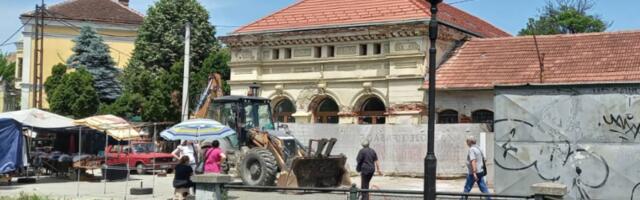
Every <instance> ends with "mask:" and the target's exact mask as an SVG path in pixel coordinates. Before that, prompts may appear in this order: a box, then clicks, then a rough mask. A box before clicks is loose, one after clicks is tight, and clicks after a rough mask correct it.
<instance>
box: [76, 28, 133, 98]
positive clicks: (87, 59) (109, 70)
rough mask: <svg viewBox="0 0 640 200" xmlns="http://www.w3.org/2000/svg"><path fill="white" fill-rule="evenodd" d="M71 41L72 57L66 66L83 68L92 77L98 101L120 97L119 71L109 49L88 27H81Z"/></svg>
mask: <svg viewBox="0 0 640 200" xmlns="http://www.w3.org/2000/svg"><path fill="white" fill-rule="evenodd" d="M73 41H74V42H75V46H74V47H73V49H72V50H73V55H72V56H71V57H69V59H68V60H67V64H68V65H69V66H70V67H72V68H76V69H78V68H85V69H86V70H87V71H88V72H89V73H91V75H92V76H93V86H94V87H95V89H96V91H97V92H98V95H99V97H100V100H101V101H102V102H113V101H114V100H115V99H116V98H118V97H119V96H120V95H121V93H122V89H121V87H120V84H119V83H118V80H117V77H118V76H119V74H120V71H119V70H118V69H117V68H116V67H115V66H114V65H115V63H114V62H113V59H111V55H109V47H108V46H107V45H106V44H104V41H103V40H102V37H100V36H99V35H97V34H96V32H95V31H94V30H93V29H92V28H91V27H88V26H84V27H82V29H81V30H80V35H79V36H78V37H77V38H76V39H74V40H73Z"/></svg>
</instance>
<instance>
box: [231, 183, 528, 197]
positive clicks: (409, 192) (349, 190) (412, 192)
mask: <svg viewBox="0 0 640 200" xmlns="http://www.w3.org/2000/svg"><path fill="white" fill-rule="evenodd" d="M224 187H225V188H227V189H236V190H260V191H265V190H266V191H278V190H279V191H316V192H345V193H349V194H353V193H354V192H355V193H361V192H368V193H378V194H407V195H422V194H424V192H423V191H419V190H376V189H359V188H353V187H351V188H316V187H298V188H290V187H277V186H247V185H235V184H227V185H225V186H224ZM434 194H435V195H437V196H466V197H501V198H522V199H530V198H533V196H532V195H528V196H526V195H500V194H491V193H461V192H435V193H434Z"/></svg>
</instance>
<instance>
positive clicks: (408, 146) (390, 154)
mask: <svg viewBox="0 0 640 200" xmlns="http://www.w3.org/2000/svg"><path fill="white" fill-rule="evenodd" d="M288 125H289V129H290V130H291V132H292V134H293V135H295V136H296V137H297V138H298V139H299V140H300V141H302V142H303V143H305V145H306V144H307V143H308V140H309V139H319V138H337V139H338V142H337V143H336V146H335V147H334V150H333V152H334V154H338V153H343V154H345V155H346V156H347V158H348V164H349V166H350V167H351V170H353V171H355V166H356V160H355V158H356V155H357V153H358V151H359V150H360V149H361V146H360V144H361V142H362V141H363V140H364V139H365V138H367V139H369V140H370V142H371V147H372V148H373V149H375V150H376V151H377V153H378V158H379V159H380V163H381V167H382V170H383V171H384V172H385V173H387V174H397V175H415V176H422V175H423V172H424V168H423V167H424V157H425V155H426V152H427V126H426V125H389V124H386V125H353V124H288ZM481 132H487V129H486V126H485V125H484V124H438V125H436V135H435V138H436V141H435V151H436V152H435V153H436V156H437V158H438V171H437V173H438V176H440V177H443V176H447V177H450V176H463V175H465V174H466V173H467V169H466V167H465V161H466V156H467V150H468V148H467V147H466V144H465V139H466V136H467V135H475V136H476V137H478V138H481V137H480V133H481ZM487 135H489V137H488V138H490V137H492V136H491V135H492V134H491V133H489V134H487ZM480 143H484V144H487V145H492V143H491V141H486V143H485V142H480ZM487 156H491V155H487ZM487 160H492V158H491V157H488V158H487ZM488 166H491V164H489V165H488ZM491 179H492V178H491Z"/></svg>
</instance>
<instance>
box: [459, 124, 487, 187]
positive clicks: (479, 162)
mask: <svg viewBox="0 0 640 200" xmlns="http://www.w3.org/2000/svg"><path fill="white" fill-rule="evenodd" d="M467 146H469V152H468V153H467V169H468V170H469V174H468V175H467V181H466V183H465V184H464V193H469V192H470V191H471V188H473V185H474V183H478V187H479V188H480V191H481V192H482V193H489V188H488V187H487V182H486V181H485V179H484V177H485V176H486V175H487V173H486V172H485V171H484V170H485V167H484V165H485V163H484V160H485V159H484V154H483V153H482V150H480V147H478V145H476V138H475V137H473V136H468V137H467Z"/></svg>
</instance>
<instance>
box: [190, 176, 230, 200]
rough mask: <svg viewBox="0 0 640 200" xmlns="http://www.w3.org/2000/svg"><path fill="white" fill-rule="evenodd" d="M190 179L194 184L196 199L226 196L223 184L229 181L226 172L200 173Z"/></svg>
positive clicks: (204, 199)
mask: <svg viewBox="0 0 640 200" xmlns="http://www.w3.org/2000/svg"><path fill="white" fill-rule="evenodd" d="M191 180H192V181H193V182H194V183H195V184H196V199H198V200H222V199H223V197H224V196H226V192H225V191H224V188H223V186H224V184H227V183H230V182H231V176H229V175H228V174H200V175H195V176H193V177H192V178H191Z"/></svg>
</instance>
